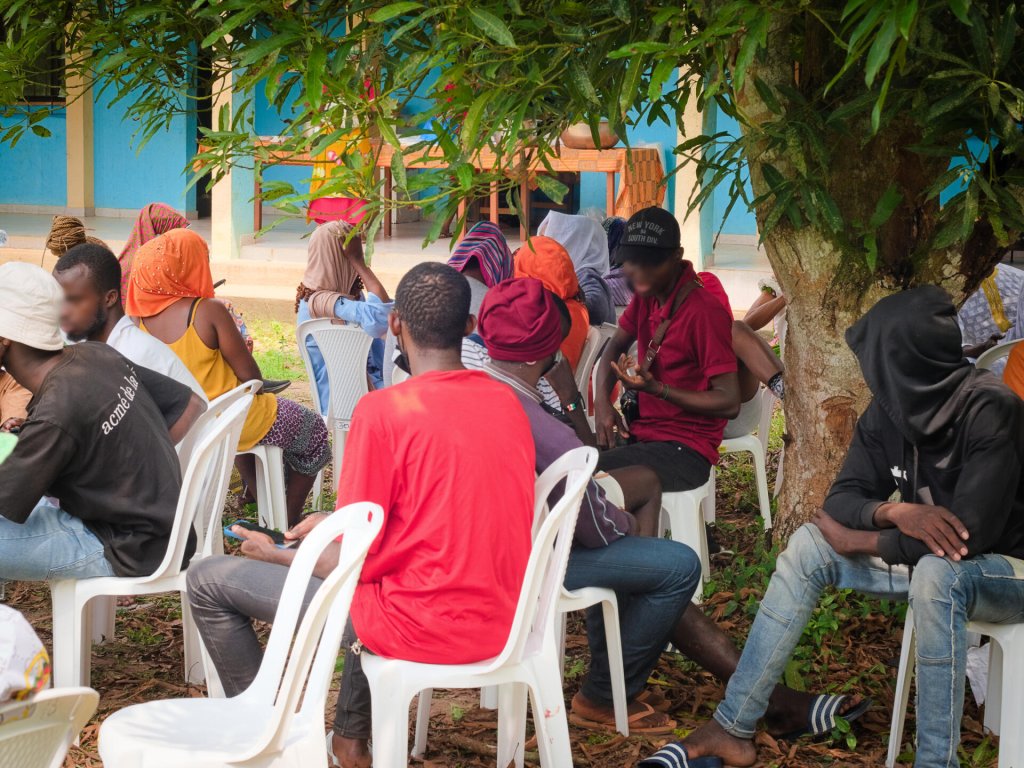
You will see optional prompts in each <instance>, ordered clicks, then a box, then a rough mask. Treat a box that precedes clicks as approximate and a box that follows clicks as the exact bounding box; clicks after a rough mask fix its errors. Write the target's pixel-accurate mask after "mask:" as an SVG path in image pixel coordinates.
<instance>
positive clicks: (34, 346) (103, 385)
mask: <svg viewBox="0 0 1024 768" xmlns="http://www.w3.org/2000/svg"><path fill="white" fill-rule="evenodd" d="M62 300H63V292H62V290H61V288H60V285H59V284H58V283H57V281H56V280H55V279H54V278H53V276H52V275H50V274H49V273H47V272H45V271H43V270H42V269H40V268H38V267H35V266H31V265H29V264H20V263H10V264H5V265H3V266H0V365H3V366H4V367H5V368H6V369H7V371H8V372H9V373H10V374H11V375H12V376H13V377H14V378H15V380H16V381H17V382H18V383H19V384H21V385H22V386H23V387H25V388H26V389H28V390H29V391H30V392H32V394H33V397H32V401H31V402H30V403H29V407H28V418H27V419H26V421H25V423H24V425H23V426H22V428H21V432H20V434H19V435H18V444H17V446H16V447H15V449H14V452H13V453H12V454H11V455H10V457H8V459H7V460H6V461H5V462H4V463H3V464H2V465H0V515H2V517H0V579H12V580H47V579H60V578H77V579H81V578H88V577H95V576H147V575H149V574H151V573H152V572H153V571H154V570H156V568H157V566H159V565H160V562H161V561H162V560H163V558H164V555H165V554H166V551H167V544H168V538H169V536H170V533H171V528H172V526H173V523H174V515H175V510H176V508H177V504H178V494H179V492H180V490H181V472H180V469H179V466H178V458H177V455H176V454H175V452H174V447H173V446H174V443H176V442H178V441H179V440H180V439H181V438H182V437H183V436H184V435H185V433H186V432H187V431H188V429H189V428H190V427H191V426H192V424H193V423H194V422H195V420H196V418H198V416H199V415H200V414H201V413H202V412H203V410H204V409H205V406H204V404H203V403H202V401H201V400H200V399H199V398H198V397H196V396H195V395H194V394H193V393H192V391H191V390H189V389H188V387H185V386H182V385H181V384H178V383H177V382H175V381H173V380H171V379H169V378H167V377H165V376H162V375H160V374H158V373H155V372H153V371H150V370H148V369H146V368H142V367H138V366H134V365H132V364H131V363H129V362H128V361H127V360H125V358H123V357H122V356H121V355H120V354H118V353H117V352H116V351H115V350H113V349H111V348H110V347H108V346H107V345H105V344H96V343H91V342H87V343H85V344H79V345H76V346H73V347H67V348H65V347H64V345H63V343H62V341H61V337H60V332H59V328H60V309H61V302H62ZM194 549H195V541H194V538H193V540H192V541H190V543H189V547H188V550H187V552H186V558H188V557H191V555H192V553H193V551H194Z"/></svg>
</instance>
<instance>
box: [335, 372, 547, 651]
mask: <svg viewBox="0 0 1024 768" xmlns="http://www.w3.org/2000/svg"><path fill="white" fill-rule="evenodd" d="M535 476H536V475H535V473H534V448H533V435H532V433H531V432H530V422H529V420H528V419H527V418H526V414H525V413H524V412H523V407H522V405H520V403H519V398H517V397H516V394H515V392H513V391H512V389H510V388H509V387H507V386H506V385H504V384H501V383H499V382H497V381H494V380H493V379H492V378H491V377H490V376H488V375H487V374H486V373H483V372H481V371H465V370H461V371H449V372H433V373H426V374H422V375H420V376H415V377H413V378H411V379H409V380H408V381H406V382H404V383H402V384H399V385H397V386H394V387H389V388H387V389H382V390H380V391H377V392H371V393H370V394H369V395H367V396H366V397H364V398H363V399H362V400H360V402H359V405H358V406H357V407H356V410H355V413H354V415H353V417H352V429H351V431H350V432H349V435H348V440H347V441H346V443H345V462H344V464H343V465H342V470H341V478H340V481H339V487H338V507H339V508H340V507H342V506H344V505H346V504H350V503H353V502H357V501H372V502H375V503H377V504H380V505H381V507H383V508H384V528H383V530H382V531H381V533H380V536H378V538H377V540H376V541H374V543H373V546H372V547H371V548H370V553H369V555H367V558H366V563H365V564H364V565H363V571H362V574H361V575H360V577H359V585H358V586H357V587H356V592H355V597H354V599H353V602H352V623H353V625H354V626H355V630H356V634H357V635H358V636H359V639H360V640H362V641H363V643H364V644H365V645H366V647H367V648H369V649H370V650H371V651H373V652H374V653H377V654H379V655H381V656H387V657H391V658H399V659H404V660H407V661H418V662H429V663H435V664H466V663H470V662H474V661H481V660H483V659H489V658H491V657H492V656H496V655H497V654H498V653H500V652H501V650H502V648H504V646H505V642H506V640H507V639H508V632H509V629H510V628H511V626H512V619H513V616H514V614H515V609H516V603H517V602H518V600H519V590H520V588H521V587H522V583H523V576H524V574H525V573H526V562H527V560H528V559H529V557H530V545H531V542H530V530H531V527H532V524H533V485H534V478H535Z"/></svg>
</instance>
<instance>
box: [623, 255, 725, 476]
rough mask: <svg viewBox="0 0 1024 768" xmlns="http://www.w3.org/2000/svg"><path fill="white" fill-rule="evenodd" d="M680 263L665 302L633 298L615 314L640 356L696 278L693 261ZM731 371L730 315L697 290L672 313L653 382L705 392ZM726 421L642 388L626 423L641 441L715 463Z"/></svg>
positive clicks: (715, 301) (656, 361) (719, 303)
mask: <svg viewBox="0 0 1024 768" xmlns="http://www.w3.org/2000/svg"><path fill="white" fill-rule="evenodd" d="M683 264H684V266H685V270H684V271H683V275H682V277H681V278H680V280H679V282H678V283H677V284H676V287H675V289H674V290H673V291H672V293H671V294H670V295H669V297H668V300H667V301H666V302H665V305H664V306H659V305H658V300H657V299H655V298H654V297H653V296H651V297H646V298H642V297H640V296H634V297H633V301H632V302H630V304H629V306H628V307H626V311H625V312H624V313H623V315H622V317H621V318H619V327H620V328H622V330H624V331H625V332H626V333H628V334H629V335H630V336H634V337H635V338H636V340H637V342H638V351H639V357H640V359H641V360H642V359H643V356H644V353H645V352H646V350H647V347H648V345H649V344H650V341H651V338H652V337H653V336H654V332H655V331H656V330H657V329H658V326H659V325H661V322H662V320H664V319H665V316H666V315H667V314H668V313H669V312H670V311H671V309H672V303H673V302H674V300H675V297H676V294H677V293H678V292H679V289H680V288H681V287H682V286H684V285H686V284H687V283H688V282H689V281H691V280H693V279H694V278H695V277H696V274H695V273H694V271H693V265H692V264H691V263H690V262H688V261H684V262H683ZM735 372H736V355H735V354H733V351H732V317H731V316H730V314H729V312H728V311H726V309H725V307H723V306H722V303H721V301H719V299H717V298H716V297H715V296H714V295H713V294H712V293H711V292H709V291H707V290H704V289H703V288H696V289H695V290H693V291H692V292H691V293H690V295H689V296H687V297H686V299H684V300H683V303H682V304H681V305H680V306H679V308H678V309H677V310H676V313H675V314H674V315H673V316H672V321H671V323H670V324H669V327H668V332H667V333H666V334H665V340H664V341H663V342H662V345H661V351H660V352H659V353H658V356H657V357H656V358H655V359H654V364H653V365H652V366H651V373H652V374H653V375H654V378H655V379H656V380H658V381H660V382H663V383H664V384H666V385H668V386H670V387H673V388H675V389H685V390H689V391H691V392H704V391H707V390H708V389H709V387H710V384H709V382H710V380H711V379H712V378H713V377H715V376H721V375H722V374H725V373H735ZM725 423H726V420H725V419H715V418H712V417H710V416H700V415H697V414H695V413H688V412H686V411H684V410H682V409H681V408H678V407H677V406H675V405H672V403H669V402H668V401H666V400H662V399H661V398H659V397H656V396H655V395H648V394H646V393H644V392H641V393H640V418H639V419H636V420H635V421H634V422H633V423H632V424H630V425H629V431H630V434H631V435H632V436H633V437H635V438H636V439H637V440H640V441H642V442H657V441H673V442H677V443H682V444H683V445H687V446H689V447H690V448H693V449H694V450H695V451H697V452H698V453H699V454H701V455H702V456H704V457H705V458H706V459H707V460H708V461H710V462H711V463H712V464H717V463H718V446H719V444H720V443H721V442H722V431H723V430H724V429H725Z"/></svg>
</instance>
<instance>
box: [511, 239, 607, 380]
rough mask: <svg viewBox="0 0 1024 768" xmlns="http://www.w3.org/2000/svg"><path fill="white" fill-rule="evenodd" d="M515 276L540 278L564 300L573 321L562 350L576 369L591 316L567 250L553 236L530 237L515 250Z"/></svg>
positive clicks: (546, 286) (545, 285) (574, 369)
mask: <svg viewBox="0 0 1024 768" xmlns="http://www.w3.org/2000/svg"><path fill="white" fill-rule="evenodd" d="M515 276H516V277H533V278H536V279H537V280H540V281H541V282H542V283H543V284H544V287H545V288H547V289H548V290H549V291H551V292H552V293H553V294H555V295H556V296H557V297H558V298H560V299H561V300H562V301H564V302H565V306H566V307H567V308H568V310H569V317H570V319H571V323H570V327H569V335H568V336H566V337H565V341H563V342H562V347H561V349H562V354H563V355H565V359H566V360H568V361H569V365H570V366H571V367H572V369H573V372H575V371H576V366H577V365H579V362H580V357H581V356H582V354H583V345H584V344H585V343H586V341H587V331H588V330H589V329H590V315H589V314H588V313H587V307H586V305H585V304H584V303H583V295H582V293H581V292H580V283H579V280H578V279H577V278H576V269H575V267H573V265H572V259H570V258H569V254H568V252H567V251H566V250H565V248H563V247H562V246H561V245H559V244H558V243H557V242H555V241H554V240H552V239H551V238H550V237H534V238H531V239H530V241H529V242H528V243H527V244H526V245H524V246H523V247H522V248H520V249H519V250H518V251H516V253H515Z"/></svg>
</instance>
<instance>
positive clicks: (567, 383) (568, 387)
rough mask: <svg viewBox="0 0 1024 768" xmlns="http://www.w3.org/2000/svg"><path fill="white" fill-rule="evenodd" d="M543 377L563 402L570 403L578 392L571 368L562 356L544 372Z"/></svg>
mask: <svg viewBox="0 0 1024 768" xmlns="http://www.w3.org/2000/svg"><path fill="white" fill-rule="evenodd" d="M544 378H545V379H547V382H548V384H550V385H551V388H552V389H553V390H555V394H556V395H558V399H559V400H560V401H561V402H563V403H571V402H572V401H573V400H575V399H576V396H577V395H579V394H580V391H579V389H578V388H577V387H576V379H575V377H573V375H572V368H571V367H570V366H569V363H568V362H567V361H566V359H565V358H564V357H563V358H562V359H561V360H559V361H558V362H557V363H555V365H553V366H552V367H551V368H550V369H549V370H548V371H547V373H545V374H544Z"/></svg>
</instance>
